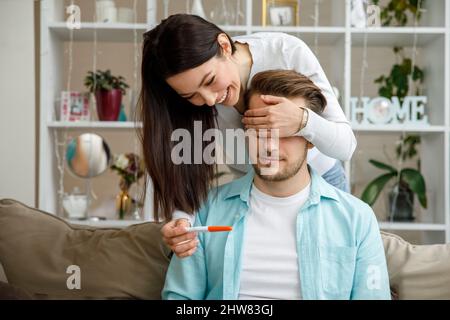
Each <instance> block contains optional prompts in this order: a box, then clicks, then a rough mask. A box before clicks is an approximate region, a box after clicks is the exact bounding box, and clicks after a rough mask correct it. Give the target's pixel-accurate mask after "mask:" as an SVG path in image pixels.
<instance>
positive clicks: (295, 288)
mask: <svg viewBox="0 0 450 320" xmlns="http://www.w3.org/2000/svg"><path fill="white" fill-rule="evenodd" d="M260 95H276V96H283V97H287V99H290V100H291V101H293V102H294V103H296V104H298V105H299V107H304V108H309V109H311V110H313V111H315V112H316V113H321V112H322V111H323V109H324V108H325V105H326V100H325V98H324V96H323V95H322V93H321V92H320V89H319V88H317V87H316V86H315V85H314V84H313V83H312V82H311V81H310V80H309V79H308V78H306V77H304V76H302V75H300V74H298V73H296V72H294V71H278V70H275V71H266V72H262V73H259V74H257V75H255V76H254V78H253V79H252V83H251V87H250V89H249V91H248V92H247V96H246V102H247V105H248V106H249V108H251V109H258V108H267V107H270V106H267V105H266V104H265V103H264V102H263V100H262V99H261V97H260ZM262 146H263V148H267V151H268V155H267V156H260V155H258V156H257V161H254V165H253V167H254V172H250V173H248V174H247V175H246V176H244V177H242V178H241V179H238V180H235V181H233V182H231V183H229V184H226V185H223V186H221V187H220V188H219V189H218V190H215V191H212V192H211V194H210V197H209V199H208V200H207V202H206V203H205V205H204V206H203V208H202V209H201V210H200V211H199V212H198V215H197V219H196V222H195V225H198V226H200V225H205V226H206V225H229V226H233V231H232V232H229V233H202V234H199V236H198V237H199V243H198V248H197V250H196V252H195V253H194V254H193V255H192V256H191V257H188V258H184V259H179V258H177V257H175V256H174V257H173V258H172V261H171V264H170V266H169V269H168V272H167V276H166V283H165V287H164V289H163V292H162V296H163V298H165V299H390V291H389V280H388V279H389V278H388V273H387V267H386V260H385V255H384V249H383V244H382V241H381V236H380V232H379V229H378V224H377V221H376V218H375V215H374V213H373V211H372V210H371V208H370V207H369V206H368V205H367V204H365V203H363V202H362V201H361V200H359V199H357V198H355V197H353V196H352V195H350V194H348V193H346V192H343V191H340V190H339V189H337V188H335V187H333V186H331V185H330V184H328V183H327V182H325V180H323V178H322V177H320V176H319V175H318V174H317V173H316V172H314V170H312V169H311V168H310V167H308V165H307V163H306V161H305V160H306V156H307V152H308V149H310V148H312V147H313V145H312V144H311V143H309V142H308V141H306V140H305V139H304V138H303V137H288V138H281V139H279V143H278V145H277V144H276V143H275V144H273V143H266V144H262ZM273 154H276V155H277V157H274V156H273ZM268 167H270V168H276V170H272V172H271V173H270V174H264V173H263V171H264V169H267V168H268ZM269 171H270V170H269ZM216 191H217V192H216Z"/></svg>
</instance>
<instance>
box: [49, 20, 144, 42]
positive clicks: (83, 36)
mask: <svg viewBox="0 0 450 320" xmlns="http://www.w3.org/2000/svg"><path fill="white" fill-rule="evenodd" d="M48 27H49V29H50V31H51V32H53V33H54V34H56V35H57V37H58V38H59V39H61V40H64V41H69V40H70V31H71V30H70V29H68V28H67V26H66V23H65V22H54V23H50V24H49V25H48ZM148 29H149V28H148V26H147V25H146V24H141V23H140V24H132V23H100V22H99V23H94V22H84V23H81V29H74V30H73V40H74V41H93V40H94V31H96V32H97V40H98V41H106V42H133V41H134V30H136V31H137V39H136V40H137V42H139V43H140V42H141V41H142V34H143V33H144V32H145V31H147V30H148Z"/></svg>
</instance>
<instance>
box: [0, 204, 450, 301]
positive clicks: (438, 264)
mask: <svg viewBox="0 0 450 320" xmlns="http://www.w3.org/2000/svg"><path fill="white" fill-rule="evenodd" d="M382 238H383V242H384V247H385V252H386V258H387V263H388V269H389V277H390V283H391V287H392V288H393V292H395V293H394V296H395V297H396V298H398V299H450V244H449V245H429V246H415V245H411V244H409V243H408V242H406V241H404V240H403V239H401V238H400V237H398V236H395V235H392V234H389V233H384V232H382ZM170 254H171V252H170V250H169V249H168V248H167V247H166V246H165V245H164V244H163V242H162V241H161V237H160V225H159V224H156V223H151V222H148V223H143V224H139V225H135V226H131V227H128V228H125V229H95V228H91V227H85V226H74V225H70V224H68V223H66V222H65V221H63V220H62V219H59V218H57V217H55V216H53V215H50V214H47V213H45V212H42V211H39V210H36V209H33V208H30V207H27V206H25V205H23V204H21V203H19V202H17V201H14V200H9V199H4V200H0V298H5V299H15V298H20V299H160V292H161V288H162V286H163V283H164V276H165V272H166V270H167V266H168V264H169V261H170ZM70 266H78V267H79V271H80V272H79V279H80V281H79V284H80V288H74V289H69V287H71V285H70V283H72V282H71V281H72V280H73V279H74V278H73V277H72V276H74V275H75V273H74V272H71V269H70ZM68 270H69V271H68ZM2 278H3V279H2ZM72 284H73V283H72Z"/></svg>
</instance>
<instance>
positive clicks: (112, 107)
mask: <svg viewBox="0 0 450 320" xmlns="http://www.w3.org/2000/svg"><path fill="white" fill-rule="evenodd" d="M95 100H96V102H97V114H98V120H100V121H117V120H118V119H119V114H120V106H121V104H122V91H120V89H112V90H97V91H96V92H95Z"/></svg>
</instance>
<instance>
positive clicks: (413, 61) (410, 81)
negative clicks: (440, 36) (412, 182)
mask: <svg viewBox="0 0 450 320" xmlns="http://www.w3.org/2000/svg"><path fill="white" fill-rule="evenodd" d="M421 5H422V0H418V1H417V10H416V13H415V14H414V35H413V46H412V52H411V73H410V74H409V75H408V92H407V95H410V94H411V90H412V85H413V73H414V68H415V66H416V57H417V40H418V34H417V31H416V28H417V27H418V24H419V14H420V13H421V10H422V7H421ZM405 137H406V132H405V131H402V132H401V139H400V157H398V162H397V172H401V170H402V169H403V165H404V160H403V156H402V155H403V150H404V147H405V143H404V141H405ZM401 179H402V177H401V175H400V174H398V175H397V182H396V183H397V184H396V185H397V186H399V185H400V182H401ZM398 195H399V193H398V192H394V197H393V201H392V206H391V210H390V211H391V212H394V208H396V206H397V199H398ZM389 216H390V221H391V222H392V221H393V219H394V215H393V214H390V215H389Z"/></svg>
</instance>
